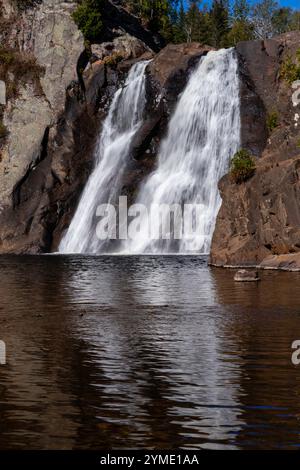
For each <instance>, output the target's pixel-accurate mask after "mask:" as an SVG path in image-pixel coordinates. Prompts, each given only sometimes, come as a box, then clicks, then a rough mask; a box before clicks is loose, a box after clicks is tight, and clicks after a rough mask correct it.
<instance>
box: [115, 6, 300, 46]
mask: <svg viewBox="0 0 300 470" xmlns="http://www.w3.org/2000/svg"><path fill="white" fill-rule="evenodd" d="M208 5H209V6H208ZM123 6H124V7H125V8H127V9H128V10H129V11H130V12H132V13H133V14H135V15H136V16H138V17H139V18H140V19H141V21H142V23H143V24H144V26H146V27H147V28H149V29H150V30H151V31H154V32H159V33H160V34H162V35H163V36H164V37H165V39H166V40H167V41H170V42H175V43H180V42H192V41H197V42H201V43H203V44H208V45H211V46H215V47H222V46H225V47H227V46H234V45H236V44H237V43H238V42H239V41H246V40H251V39H264V38H270V37H272V36H274V35H276V34H281V33H284V32H287V31H292V30H300V11H297V10H295V9H292V8H288V7H280V4H279V3H278V2H277V0H258V1H255V2H253V1H251V0H232V1H229V0H212V2H205V1H204V0H188V1H184V0H124V1H123Z"/></svg>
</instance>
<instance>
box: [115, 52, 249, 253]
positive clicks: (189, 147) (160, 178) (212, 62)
mask: <svg viewBox="0 0 300 470" xmlns="http://www.w3.org/2000/svg"><path fill="white" fill-rule="evenodd" d="M239 144H240V112H239V82H238V72H237V59H236V57H235V52H234V50H233V49H229V50H224V49H223V50H220V51H217V52H209V53H208V54H207V56H205V57H204V58H202V60H201V61H200V63H199V65H198V67H197V69H196V70H195V72H194V73H193V74H192V75H191V78H190V80H189V83H188V85H187V87H186V89H185V91H184V93H183V94H182V96H181V98H180V100H179V102H178V105H177V109H176V111H175V114H174V116H173V117H172V119H171V121H170V125H169V131H168V136H167V138H166V139H165V141H164V142H163V144H162V146H161V150H160V154H159V158H158V166H157V169H156V171H155V172H154V173H153V174H152V175H150V177H149V178H148V180H147V181H146V182H145V184H144V185H143V186H142V188H141V190H140V193H139V195H138V198H137V202H138V203H141V204H143V205H145V206H146V207H147V208H148V209H150V207H151V206H152V207H153V204H159V205H161V204H168V205H173V204H180V205H183V204H197V205H199V207H200V208H201V210H200V214H199V216H198V217H197V224H196V227H197V230H196V231H195V235H193V237H192V238H190V239H188V238H187V237H185V236H184V237H183V239H181V240H174V239H173V240H172V239H171V240H151V239H150V236H149V227H148V221H147V218H146V217H143V216H141V230H140V233H139V234H138V236H137V237H136V238H135V240H134V241H129V242H128V243H125V246H124V251H127V252H133V253H147V252H154V253H160V252H163V253H168V252H180V253H185V252H188V251H197V252H200V253H207V252H208V251H209V248H210V243H211V238H212V234H213V230H214V225H215V220H216V216H217V213H218V210H219V207H220V202H221V200H220V196H219V192H218V181H219V180H220V178H221V177H222V176H223V175H224V174H225V173H226V171H227V170H228V164H229V159H230V157H231V156H232V155H233V154H234V153H235V152H236V150H237V149H238V148H239ZM194 218H195V214H194ZM158 223H159V224H160V227H162V223H163V221H159V220H158ZM194 223H195V221H194ZM171 229H172V228H171ZM170 238H172V236H171V237H170ZM173 238H174V237H173Z"/></svg>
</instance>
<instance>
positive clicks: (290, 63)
mask: <svg viewBox="0 0 300 470" xmlns="http://www.w3.org/2000/svg"><path fill="white" fill-rule="evenodd" d="M280 77H281V78H283V79H284V80H286V81H287V82H288V83H289V84H290V85H291V84H292V83H293V82H295V81H296V80H300V49H298V51H297V52H296V60H295V61H294V60H293V59H292V57H291V56H288V57H287V58H286V59H285V61H284V62H283V63H282V64H281V68H280Z"/></svg>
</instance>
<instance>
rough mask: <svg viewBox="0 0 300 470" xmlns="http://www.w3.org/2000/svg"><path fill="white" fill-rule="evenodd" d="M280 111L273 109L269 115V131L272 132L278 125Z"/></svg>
mask: <svg viewBox="0 0 300 470" xmlns="http://www.w3.org/2000/svg"><path fill="white" fill-rule="evenodd" d="M278 124H279V123H278V113H277V112H276V111H272V112H271V113H270V114H268V116H267V128H268V131H269V132H272V131H273V130H274V129H276V127H278Z"/></svg>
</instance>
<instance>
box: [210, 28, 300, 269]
mask: <svg viewBox="0 0 300 470" xmlns="http://www.w3.org/2000/svg"><path fill="white" fill-rule="evenodd" d="M299 48H300V33H299V32H295V33H288V34H285V35H283V36H281V37H278V38H276V39H273V40H268V41H264V42H262V41H255V42H251V43H241V44H239V45H238V47H237V50H238V53H239V55H240V60H241V61H242V64H243V70H242V73H243V74H244V73H245V75H244V78H245V79H246V80H247V81H249V80H250V82H249V83H250V84H251V88H252V91H253V93H254V95H256V97H257V98H255V97H254V98H253V99H254V101H256V106H255V109H256V110H255V113H256V112H257V110H258V109H259V108H258V106H257V104H258V102H260V103H261V104H262V106H261V108H260V109H261V113H262V114H263V113H265V116H266V118H267V117H268V115H270V114H271V113H275V114H276V117H277V121H278V122H277V126H276V127H275V129H273V130H272V131H271V132H269V133H268V138H267V141H266V139H265V137H264V132H265V130H262V129H263V126H262V127H261V131H259V127H260V126H257V122H256V121H255V120H253V119H252V117H253V114H252V113H253V110H254V108H253V106H252V104H251V105H249V106H247V100H246V104H245V100H244V101H243V95H242V104H241V109H242V144H243V146H245V147H246V148H249V149H250V150H252V151H253V153H254V154H258V153H260V158H259V159H258V160H257V162H256V165H257V168H256V172H255V175H254V176H253V177H252V178H251V179H250V180H248V181H247V182H245V183H242V184H240V185H239V184H235V183H233V182H232V181H231V179H230V177H229V176H225V177H224V178H223V179H222V180H221V181H220V184H219V187H220V192H221V196H222V207H221V209H220V212H219V214H218V217H217V222H216V228H215V233H214V236H213V241H212V248H211V262H212V263H213V264H216V265H221V266H223V265H231V266H232V265H258V264H260V263H261V262H264V266H265V267H266V266H267V260H268V259H272V266H274V265H275V264H276V263H275V259H274V256H275V257H276V256H281V255H284V256H287V257H288V256H294V254H295V253H298V252H299V251H300V204H299V201H300V173H299V168H300V166H299V165H300V150H299V139H300V135H299V129H298V122H297V119H295V116H297V114H298V113H300V106H299V105H297V106H294V105H293V100H292V96H293V93H294V89H293V88H292V86H291V85H289V84H288V83H287V82H286V81H285V80H284V79H282V78H281V77H280V68H281V64H282V63H283V62H284V60H286V58H287V57H288V56H289V55H290V56H292V57H295V54H296V50H297V49H299ZM243 87H245V84H244V83H242V89H243ZM254 95H253V96H254ZM255 113H254V114H255ZM251 122H252V126H253V128H252V129H251Z"/></svg>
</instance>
